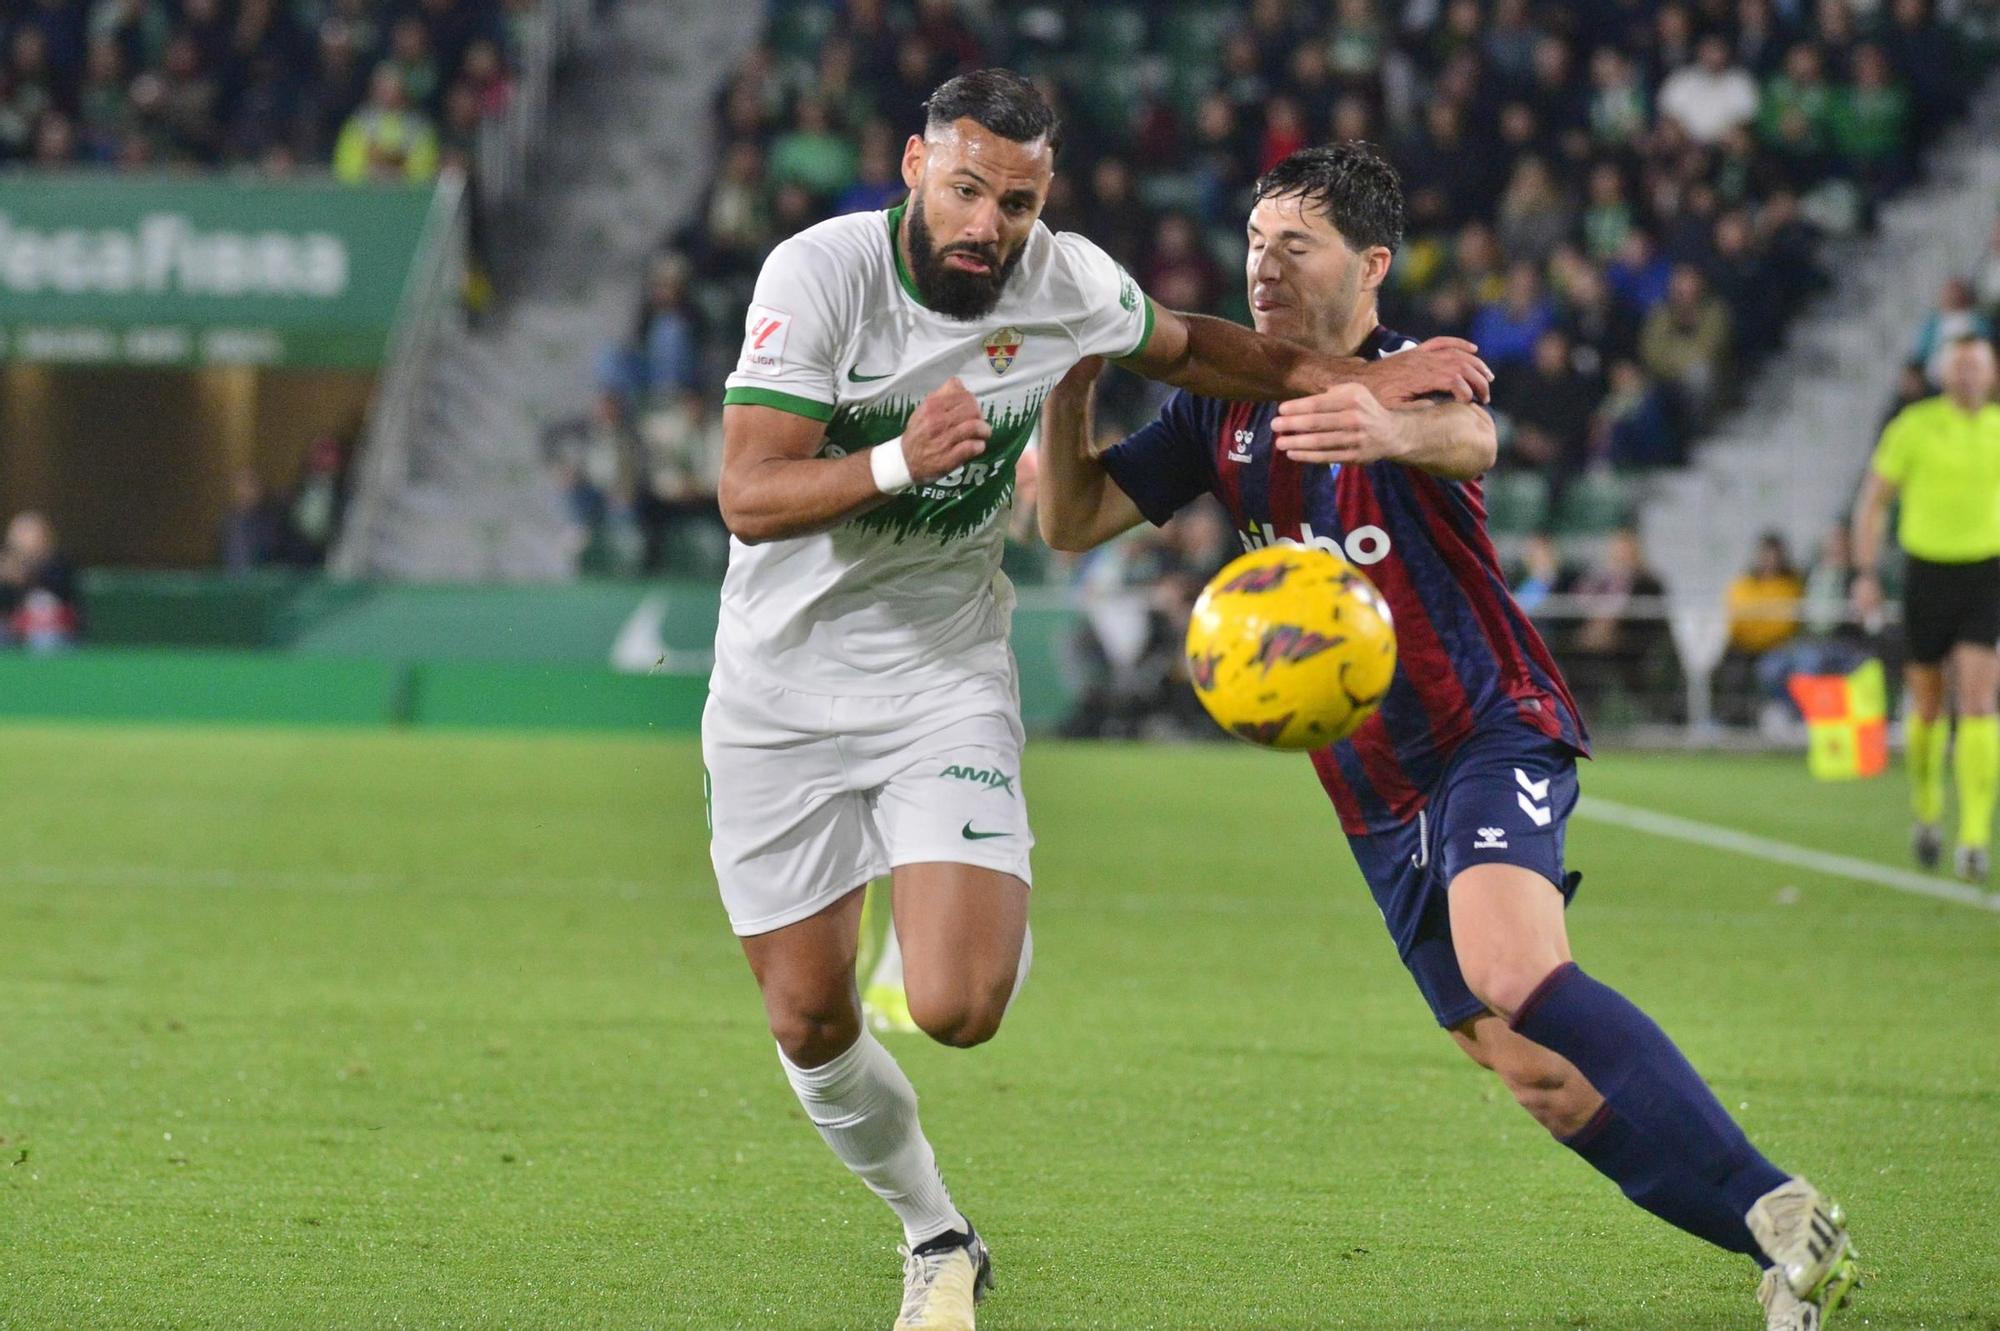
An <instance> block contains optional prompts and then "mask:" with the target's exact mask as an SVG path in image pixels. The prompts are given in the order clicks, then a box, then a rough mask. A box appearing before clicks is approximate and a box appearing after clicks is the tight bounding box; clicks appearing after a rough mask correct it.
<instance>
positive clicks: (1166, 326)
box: [1120, 297, 1493, 405]
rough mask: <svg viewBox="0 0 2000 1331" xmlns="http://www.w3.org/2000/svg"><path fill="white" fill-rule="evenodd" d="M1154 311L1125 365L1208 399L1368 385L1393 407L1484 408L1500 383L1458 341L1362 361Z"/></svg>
mask: <svg viewBox="0 0 2000 1331" xmlns="http://www.w3.org/2000/svg"><path fill="white" fill-rule="evenodd" d="M1142 299H1150V298H1147V297H1142ZM1153 311H1154V320H1153V332H1152V336H1151V337H1149V338H1147V339H1146V342H1145V345H1143V346H1141V347H1140V348H1139V349H1138V350H1137V351H1135V352H1133V353H1132V355H1130V356H1128V357H1126V358H1125V359H1124V360H1123V361H1121V362H1120V364H1122V365H1124V366H1125V367H1126V368H1127V369H1130V370H1132V371H1133V372H1134V373H1137V374H1143V375H1145V376H1146V377H1147V378H1148V379H1157V380H1159V381H1160V382H1161V383H1168V384H1172V385H1174V386H1175V387H1176V388H1185V389H1187V390H1188V391H1189V392H1191V393H1200V394H1203V395H1205V396H1207V397H1221V398H1235V399H1239V400H1248V401H1254V402H1280V401H1284V400H1285V399H1287V398H1296V397H1305V396H1307V395H1308V394H1312V393H1317V392H1320V391H1321V390H1323V389H1326V388H1330V387H1332V386H1333V385H1335V384H1361V385H1364V386H1366V387H1367V388H1368V389H1369V390H1370V391H1371V392H1372V393H1373V394H1374V395H1375V396H1376V397H1377V398H1379V399H1380V400H1382V401H1384V402H1387V403H1390V404H1391V405H1400V404H1402V403H1404V402H1413V401H1418V400H1421V399H1423V398H1425V397H1428V396H1429V395H1431V394H1433V393H1445V394H1449V395H1450V396H1451V397H1452V398H1453V399H1454V400H1456V401H1460V402H1484V401H1485V400H1486V398H1487V395H1488V390H1489V388H1490V387H1491V385H1492V382H1493V372H1492V371H1491V370H1489V369H1487V368H1486V363H1485V362H1484V361H1482V360H1480V359H1479V357H1478V356H1477V355H1476V354H1475V353H1476V351H1477V350H1478V349H1477V348H1476V347H1474V346H1473V345H1472V344H1471V343H1470V342H1464V341H1460V340H1459V339H1458V338H1451V337H1440V338H1433V339H1431V340H1430V341H1429V342H1426V343H1424V344H1423V345H1422V346H1419V347H1416V348H1413V349H1412V350H1409V351H1405V352H1403V353H1401V354H1400V355H1396V356H1389V357H1385V358H1384V359H1381V360H1362V359H1361V358H1360V357H1358V356H1327V355H1324V354H1322V353H1320V352H1317V351H1314V350H1313V349H1312V348H1310V347H1307V346H1304V345H1302V344H1300V343H1297V342H1288V341H1286V340H1284V339H1283V338H1277V337H1267V336H1265V335H1264V334H1262V333H1259V332H1256V331H1255V330H1253V329H1249V328H1245V327H1243V326H1242V325H1241V324H1235V323H1231V322H1230V321H1229V320H1227V319H1213V318H1210V317H1208V316H1207V315H1202V314H1176V313H1174V312H1173V311H1172V310H1165V309H1161V308H1159V307H1158V306H1157V305H1155V306H1154V307H1153Z"/></svg>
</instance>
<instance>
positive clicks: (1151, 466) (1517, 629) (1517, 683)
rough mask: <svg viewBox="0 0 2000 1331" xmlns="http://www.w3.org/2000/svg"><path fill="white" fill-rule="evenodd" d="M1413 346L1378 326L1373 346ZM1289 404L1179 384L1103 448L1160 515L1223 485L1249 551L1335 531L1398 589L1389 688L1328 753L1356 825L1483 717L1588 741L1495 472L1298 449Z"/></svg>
mask: <svg viewBox="0 0 2000 1331" xmlns="http://www.w3.org/2000/svg"><path fill="white" fill-rule="evenodd" d="M1413 345H1415V344H1414V343H1412V342H1411V341H1410V340H1409V339H1407V338H1405V337H1402V336H1401V335H1399V334H1397V333H1392V332H1390V331H1389V330H1388V329H1386V328H1380V327H1378V328H1377V329H1376V330H1375V331H1374V332H1373V333H1372V334H1371V335H1370V336H1369V338H1368V340H1367V342H1366V343H1365V344H1364V345H1363V347H1362V350H1361V352H1360V354H1361V355H1364V356H1385V355H1390V354H1393V353H1394V352H1397V351H1402V350H1405V349H1406V348H1408V347H1410V346H1413ZM1277 413H1278V408H1277V404H1275V403H1269V402H1229V401H1224V400H1222V399H1219V398H1207V397H1198V396H1195V395H1193V394H1190V393H1187V392H1184V391H1183V392H1177V393H1175V394H1174V396H1173V397H1172V398H1171V399H1169V400H1168V402H1167V404H1166V406H1165V407H1164V408H1162V409H1161V412H1160V415H1159V419H1157V420H1155V421H1153V422H1152V423H1151V424H1149V425H1147V426H1146V427H1145V428H1144V429H1142V430H1140V431H1139V432H1138V433H1137V434H1135V435H1133V436H1131V437H1130V438H1129V439H1126V440H1124V441H1123V442H1122V443H1119V444H1116V445H1114V446H1113V447H1111V448H1109V449H1107V450H1106V451H1105V452H1104V454H1103V457H1102V461H1103V464H1104V468H1105V470H1106V471H1107V472H1109V473H1110V475H1111V478H1112V480H1114V481H1115V482H1117V484H1118V486H1119V488H1120V489H1122V490H1124V491H1125V493H1126V494H1127V495H1129V496H1131V498H1132V502H1133V503H1134V504H1136V505H1137V506H1138V508H1139V511H1140V512H1141V513H1144V514H1145V515H1146V517H1147V519H1148V520H1150V521H1151V522H1153V523H1155V524H1158V523H1164V522H1165V521H1166V520H1167V519H1168V518H1170V517H1172V516H1173V515H1174V513H1175V512H1176V511H1178V510H1179V509H1181V508H1182V507H1184V506H1185V505H1187V504H1189V503H1192V502H1193V501H1194V500H1195V499H1196V498H1198V497H1199V496H1201V495H1203V494H1213V495H1214V496H1215V497H1216V498H1218V499H1220V500H1221V501H1222V504H1223V507H1224V508H1225V509H1226V510H1228V513H1229V516H1230V519H1231V520H1232V521H1233V522H1234V523H1235V524H1236V531H1237V534H1238V535H1239V536H1240V537H1241V539H1242V541H1243V548H1244V549H1245V550H1255V549H1257V548H1259V547H1261V546H1265V545H1271V544H1273V543H1280V542H1282V543H1293V544H1299V545H1307V546H1311V545H1317V546H1321V547H1323V548H1326V549H1329V550H1332V551H1334V552H1335V553H1337V554H1343V555H1345V556H1346V557H1347V558H1348V559H1349V560H1350V561H1352V562H1353V563H1354V564H1356V565H1358V566H1359V567H1360V568H1361V569H1362V571H1363V572H1365V573H1366V574H1367V575H1368V577H1369V579H1370V581H1372V582H1373V583H1374V584H1375V585H1376V587H1377V588H1379V589H1380V590H1381V592H1382V595H1383V596H1384V597H1385V598H1386V599H1387V600H1388V602H1389V611H1390V614H1391V615H1392V616H1393V617H1394V620H1395V626H1396V674H1395V678H1394V680H1393V681H1392V682H1391V684H1390V686H1389V692H1388V695H1387V696H1386V697H1385V698H1384V699H1383V700H1382V706H1381V709H1380V710H1379V711H1377V712H1376V714H1375V715H1374V716H1372V717H1370V718H1369V719H1368V721H1367V722H1366V723H1365V724H1364V725H1363V726H1362V727H1361V729H1359V730H1358V731H1356V732H1355V733H1354V735H1353V736H1352V737H1351V738H1350V739H1347V740H1344V741H1342V742H1341V743H1339V744H1336V745H1333V746H1332V747H1330V748H1326V749H1321V750H1319V751H1317V752H1315V753H1314V754H1313V755H1312V761H1313V768H1314V770H1315V771H1317V772H1318V773H1319V779H1320V784H1321V785H1323V786H1325V788H1326V793H1327V795H1328V796H1329V797H1330V798H1331V799H1332V800H1333V804H1334V807H1335V808H1336V809H1337V810H1339V813H1340V822H1341V826H1342V828H1343V829H1344V830H1345V831H1346V832H1347V833H1348V835H1350V836H1364V835H1369V834H1372V833H1376V832H1384V831H1388V830H1389V829H1391V828H1394V827H1397V826H1400V825H1401V824H1403V823H1405V822H1407V821H1408V820H1409V819H1411V818H1414V817H1416V815H1417V813H1418V811H1419V810H1421V809H1422V808H1423V807H1424V805H1425V802H1426V799H1427V796H1428V792H1430V791H1431V790H1433V789H1434V788H1435V787H1436V785H1437V782H1438V780H1439V778H1440V777H1441V776H1442V775H1443V774H1444V769H1445V765H1446V764H1447V762H1449V760H1450V758H1451V755H1452V753H1453V751H1454V750H1456V749H1457V748H1458V746H1459V745H1460V744H1461V743H1463V742H1464V741H1465V738H1466V737H1467V736H1468V735H1470V734H1472V732H1473V731H1474V730H1476V729H1478V728H1479V727H1481V726H1486V725H1492V724H1495V723H1498V722H1501V721H1506V720H1512V719H1516V718H1518V719H1519V720H1521V721H1524V722H1526V723H1527V724H1528V725H1530V726H1532V727H1534V728H1535V729H1536V730H1539V731H1540V732H1542V733H1543V734H1545V735H1547V736H1549V738H1551V739H1554V740H1558V741H1560V742H1562V743H1564V744H1567V745H1569V746H1570V747H1571V748H1573V749H1575V750H1576V751H1577V752H1578V753H1579V754H1584V755H1587V754H1588V753H1589V737H1588V735H1587V734H1586V733H1585V730H1584V725H1583V718H1582V716H1581V715H1580V714H1579V713H1578V712H1577V708H1576V703H1575V701H1574V700H1573V699H1572V698H1571V697H1570V692H1569V686H1568V685H1567V684H1565V683H1564V682H1563V677H1562V672H1561V671H1560V670H1558V669H1557V667H1556V662H1555V658H1554V657H1553V656H1552V655H1551V654H1550V652H1549V649H1548V647H1547V645H1546V644H1545V643H1543V641H1542V636H1541V634H1539V633H1537V632H1536V631H1535V626H1534V625H1533V624H1532V623H1531V622H1530V621H1529V619H1528V616H1527V615H1526V614H1525V613H1523V612H1522V610H1521V607H1520V606H1518V605H1516V604H1515V602H1514V597H1513V594H1512V593H1511V592H1510V591H1509V590H1508V588H1507V579H1506V577H1505V576H1504V575H1503V574H1502V573H1501V570H1500V560H1499V556H1498V555H1497V554H1495V552H1494V549H1493V542H1492V540H1491V538H1490V537H1489V536H1488V535H1487V532H1486V503H1485V498H1484V496H1483V494H1482V493H1481V490H1480V485H1479V482H1477V481H1465V482H1459V481H1448V480H1444V479H1442V478H1440V477H1436V476H1432V475H1431V474H1429V473H1428V472H1424V471H1419V470H1418V469H1417V468H1415V467H1406V466H1402V465H1400V464H1398V463H1394V462H1374V463H1369V464H1367V465H1365V466H1340V465H1327V464H1323V463H1321V464H1305V463H1298V462H1293V461H1292V460H1291V459H1290V458H1287V457H1286V456H1285V455H1284V454H1282V453H1280V452H1278V451H1277V450H1276V449H1274V448H1273V447H1272V444H1271V421H1272V419H1273V418H1274V417H1275V416H1276V415H1277Z"/></svg>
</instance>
